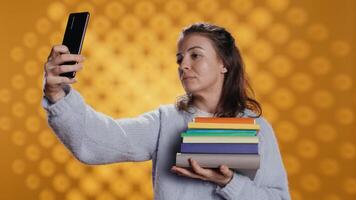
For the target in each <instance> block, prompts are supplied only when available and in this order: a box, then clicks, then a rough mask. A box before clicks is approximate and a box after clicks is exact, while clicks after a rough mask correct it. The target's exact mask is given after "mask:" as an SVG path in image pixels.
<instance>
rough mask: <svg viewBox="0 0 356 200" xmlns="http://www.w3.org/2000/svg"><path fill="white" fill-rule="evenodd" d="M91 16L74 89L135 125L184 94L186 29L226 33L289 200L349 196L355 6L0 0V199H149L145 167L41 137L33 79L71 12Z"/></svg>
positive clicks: (278, 0) (281, 0)
mask: <svg viewBox="0 0 356 200" xmlns="http://www.w3.org/2000/svg"><path fill="white" fill-rule="evenodd" d="M83 10H89V11H90V12H91V20H90V23H89V29H88V31H87V35H86V39H85V42H84V49H83V54H84V55H85V56H86V57H87V60H86V62H85V69H84V71H82V72H80V73H79V74H78V81H79V82H78V83H77V84H76V85H75V88H76V89H78V90H79V91H80V92H81V93H82V95H83V96H84V97H85V99H86V101H87V102H88V103H89V104H90V105H92V106H93V107H94V108H95V109H97V110H99V111H102V112H104V113H106V114H108V115H111V116H113V117H123V116H125V117H128V116H135V115H137V114H139V113H142V112H145V111H148V110H151V109H154V108H156V107H157V106H158V105H159V104H166V103H174V102H175V98H176V97H177V96H178V95H180V94H183V90H182V88H181V86H180V83H179V81H178V78H177V66H176V64H175V51H176V49H175V43H176V39H177V36H178V33H179V31H180V30H181V29H182V28H183V27H184V26H187V25H189V24H190V23H192V22H197V21H208V22H213V23H216V24H218V25H221V26H224V27H226V28H227V29H228V30H229V31H230V32H231V33H233V35H234V36H235V37H236V40H237V43H238V45H239V47H240V49H241V50H242V54H243V58H244V59H245V63H246V67H247V71H248V74H249V78H250V80H251V82H252V85H253V87H254V89H255V92H256V95H257V99H258V100H259V101H260V102H261V103H262V106H263V109H264V115H265V117H266V118H267V119H268V120H269V121H270V122H271V123H272V125H273V127H274V130H275V132H276V136H277V138H278V141H279V145H280V149H281V153H282V156H283V161H284V164H285V166H286V169H287V171H288V177H289V183H290V190H291V194H292V197H293V199H294V200H301V199H310V200H312V199H322V200H351V199H355V197H356V173H355V171H356V170H355V169H356V165H355V157H356V145H355V138H356V137H355V114H356V113H355V103H356V91H355V75H356V73H355V67H356V66H355V60H356V59H355V56H356V55H355V35H356V31H355V24H356V16H355V10H356V3H355V1H354V0H340V1H330V0H329V1H324V0H313V1H309V0H300V1H291V0H264V1H257V0H255V1H248V0H234V1H227V0H225V1H214V0H199V1H195V0H185V1H178V0H175V1H164V0H155V1H141V0H140V1H130V0H122V1H111V0H92V1H84V0H82V1H81V0H64V1H49V0H41V1H19V0H14V1H1V2H0V16H1V17H0V22H1V23H0V24H1V28H0V45H1V48H0V63H1V73H0V74H1V79H0V83H1V85H0V108H1V112H0V155H1V157H0V158H1V160H0V167H1V168H0V169H1V170H0V183H1V187H0V199H1V200H2V199H41V200H42V199H46V200H51V199H78V200H79V199H151V198H152V191H151V187H152V184H151V176H150V173H151V171H150V166H151V164H150V162H146V163H124V164H112V165H106V166H85V165H83V164H81V163H79V162H78V161H77V160H75V159H74V158H73V157H72V156H71V155H70V154H69V153H68V151H67V150H66V149H65V148H64V147H63V145H62V144H61V143H59V142H58V140H57V139H56V138H55V136H54V134H53V133H51V131H50V129H49V128H48V127H47V124H46V117H45V113H44V111H43V110H42V109H41V107H40V106H39V105H40V100H41V84H42V75H43V74H42V71H43V64H44V62H45V59H46V57H47V55H48V53H49V51H50V48H51V46H52V45H54V44H60V43H61V41H62V35H63V31H64V27H65V23H66V20H67V14H68V13H69V12H73V11H83Z"/></svg>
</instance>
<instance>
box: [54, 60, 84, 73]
mask: <svg viewBox="0 0 356 200" xmlns="http://www.w3.org/2000/svg"><path fill="white" fill-rule="evenodd" d="M82 68H83V65H82V64H81V63H77V64H75V65H59V66H56V67H54V68H53V69H52V73H53V74H55V75H58V74H62V73H66V72H77V71H80V70H82Z"/></svg>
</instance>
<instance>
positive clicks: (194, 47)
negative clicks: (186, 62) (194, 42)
mask: <svg viewBox="0 0 356 200" xmlns="http://www.w3.org/2000/svg"><path fill="white" fill-rule="evenodd" d="M196 48H198V49H202V50H204V49H203V48H202V47H200V46H193V47H190V48H189V49H188V50H187V51H190V50H192V49H196ZM181 54H182V53H181V52H179V53H177V54H176V56H179V55H181Z"/></svg>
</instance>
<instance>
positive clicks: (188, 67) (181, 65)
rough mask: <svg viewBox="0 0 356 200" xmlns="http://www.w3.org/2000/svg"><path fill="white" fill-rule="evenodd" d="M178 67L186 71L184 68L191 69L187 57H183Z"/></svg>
mask: <svg viewBox="0 0 356 200" xmlns="http://www.w3.org/2000/svg"><path fill="white" fill-rule="evenodd" d="M179 69H180V70H182V71H186V70H189V69H191V64H190V62H189V61H188V60H187V59H185V58H183V60H182V62H181V64H180V66H179Z"/></svg>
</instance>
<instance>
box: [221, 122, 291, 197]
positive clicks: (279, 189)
mask: <svg viewBox="0 0 356 200" xmlns="http://www.w3.org/2000/svg"><path fill="white" fill-rule="evenodd" d="M259 121H260V122H259V124H260V126H261V128H260V132H259V133H258V135H259V140H260V141H259V154H260V159H261V161H260V168H259V170H258V171H257V173H256V176H255V178H254V180H251V179H250V178H248V177H246V176H244V175H241V174H239V173H236V172H235V173H234V177H233V178H232V180H231V181H230V182H229V183H228V184H227V185H226V186H225V187H219V186H217V188H216V193H217V194H219V195H220V196H222V197H223V198H224V199H226V200H233V199H238V200H257V199H265V200H290V194H289V189H288V181H287V175H286V172H285V169H284V166H283V162H282V159H281V155H280V152H279V148H278V144H277V141H276V138H275V135H274V132H273V129H272V127H271V125H270V124H269V123H268V122H267V121H266V120H265V119H263V118H260V119H259Z"/></svg>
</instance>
